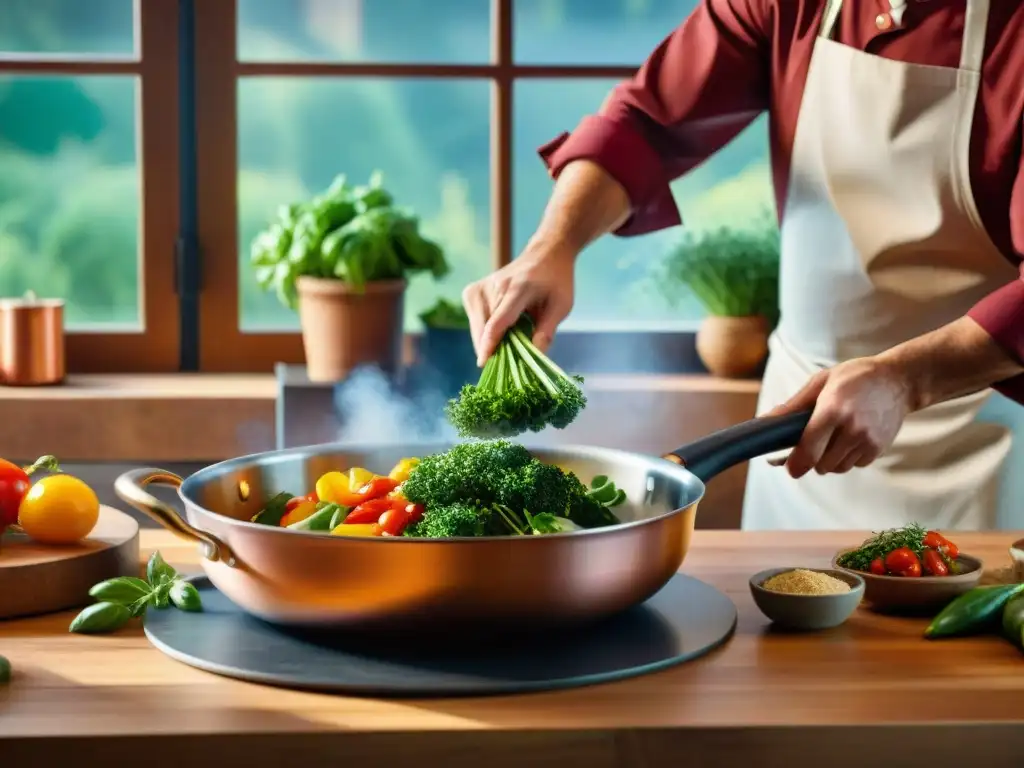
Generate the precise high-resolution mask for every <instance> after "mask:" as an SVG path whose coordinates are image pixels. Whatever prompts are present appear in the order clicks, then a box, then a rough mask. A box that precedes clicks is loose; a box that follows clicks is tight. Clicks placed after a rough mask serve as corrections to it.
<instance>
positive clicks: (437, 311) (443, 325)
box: [420, 298, 469, 331]
mask: <svg viewBox="0 0 1024 768" xmlns="http://www.w3.org/2000/svg"><path fill="white" fill-rule="evenodd" d="M420 321H421V322H422V323H423V325H424V326H426V327H427V328H437V329H444V330H457V331H463V330H465V331H468V330H469V315H467V314H466V309H465V307H463V306H462V304H456V303H454V302H451V301H448V300H447V299H443V298H441V299H438V300H437V302H436V303H435V304H434V306H432V307H431V308H430V309H428V310H426V311H425V312H421V313H420Z"/></svg>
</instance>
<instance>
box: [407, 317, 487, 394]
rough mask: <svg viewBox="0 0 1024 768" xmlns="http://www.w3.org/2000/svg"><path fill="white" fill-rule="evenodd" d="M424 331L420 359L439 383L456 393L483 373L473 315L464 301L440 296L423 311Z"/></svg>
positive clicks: (451, 392) (445, 389)
mask: <svg viewBox="0 0 1024 768" xmlns="http://www.w3.org/2000/svg"><path fill="white" fill-rule="evenodd" d="M420 322H422V323H423V334H422V336H420V341H419V347H418V350H417V352H418V354H417V359H418V362H419V363H420V365H422V366H423V367H424V368H425V369H426V370H427V371H428V372H430V373H432V374H434V375H435V376H437V378H438V379H439V385H440V386H441V388H442V389H443V390H444V391H445V392H446V393H447V394H448V395H450V396H454V395H455V394H456V393H457V392H458V391H459V389H460V388H461V387H462V385H463V384H465V383H466V382H470V381H475V380H476V379H477V378H479V376H480V371H479V370H478V369H477V365H476V354H475V353H474V352H473V339H472V337H471V336H470V334H469V317H468V316H467V315H466V310H465V309H464V308H463V306H462V304H458V303H455V302H452V301H449V300H448V299H445V298H439V299H438V300H437V301H436V302H435V303H434V305H433V306H432V307H430V308H429V309H427V310H426V311H425V312H422V313H421V314H420Z"/></svg>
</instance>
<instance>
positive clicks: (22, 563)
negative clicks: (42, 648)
mask: <svg viewBox="0 0 1024 768" xmlns="http://www.w3.org/2000/svg"><path fill="white" fill-rule="evenodd" d="M138 575H139V524H138V522H136V520H135V519H134V518H132V517H130V516H129V515H126V514H125V513H124V512H119V511H118V510H116V509H113V508H111V507H100V517H99V520H98V521H97V523H96V527H95V528H93V530H92V533H90V534H89V536H88V537H87V538H85V539H83V540H82V541H80V542H77V543H76V544H68V545H62V546H58V545H54V544H39V543H36V542H34V541H32V540H31V539H30V538H28V537H27V536H25V535H24V534H21V533H7V534H6V535H5V536H4V537H3V538H2V539H0V620H2V619H11V618H14V617H18V616H31V615H34V614H42V613H53V612H55V611H63V610H66V609H68V608H77V607H78V606H80V605H86V604H88V603H90V602H92V598H91V597H89V589H90V588H92V586H93V585H94V584H97V583H98V582H101V581H103V580H104V579H112V578H114V577H116V576H138Z"/></svg>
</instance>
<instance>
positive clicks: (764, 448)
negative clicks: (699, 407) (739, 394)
mask: <svg viewBox="0 0 1024 768" xmlns="http://www.w3.org/2000/svg"><path fill="white" fill-rule="evenodd" d="M811 413H812V411H811V410H806V411H798V412H797V413H787V414H786V415H784V416H761V417H760V418H757V419H751V420H750V421H744V422H743V423H742V424H737V425H735V426H733V427H726V428H725V429H722V430H719V431H718V432H714V433H712V434H710V435H708V436H707V437H702V438H701V439H700V440H696V441H694V442H692V443H689V444H688V445H684V446H683V447H682V448H677V449H676V450H674V451H672V452H671V453H668V454H666V455H665V458H666V459H668V460H669V461H673V462H675V463H677V464H682V465H683V466H684V467H686V468H687V469H688V470H690V471H691V472H692V473H693V474H695V475H696V476H697V477H699V478H700V479H701V480H703V481H705V482H707V481H708V480H710V479H711V478H713V477H714V476H715V475H718V474H721V473H722V472H724V471H725V470H727V469H729V468H730V467H734V466H736V465H737V464H742V463H743V462H744V461H749V460H750V459H752V458H754V457H755V456H763V455H764V454H766V453H773V452H775V451H781V450H783V449H785V448H794V447H796V444H797V443H799V442H800V436H801V435H803V433H804V427H806V426H807V422H808V421H810V420H811Z"/></svg>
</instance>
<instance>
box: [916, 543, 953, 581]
mask: <svg viewBox="0 0 1024 768" xmlns="http://www.w3.org/2000/svg"><path fill="white" fill-rule="evenodd" d="M922 560H923V563H922V565H923V566H924V571H925V573H927V574H929V575H930V576H948V575H949V566H948V565H946V561H945V560H943V559H942V555H940V554H939V553H938V551H937V550H934V549H926V550H925V551H924V556H923V557H922Z"/></svg>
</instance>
